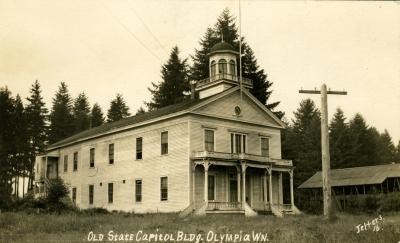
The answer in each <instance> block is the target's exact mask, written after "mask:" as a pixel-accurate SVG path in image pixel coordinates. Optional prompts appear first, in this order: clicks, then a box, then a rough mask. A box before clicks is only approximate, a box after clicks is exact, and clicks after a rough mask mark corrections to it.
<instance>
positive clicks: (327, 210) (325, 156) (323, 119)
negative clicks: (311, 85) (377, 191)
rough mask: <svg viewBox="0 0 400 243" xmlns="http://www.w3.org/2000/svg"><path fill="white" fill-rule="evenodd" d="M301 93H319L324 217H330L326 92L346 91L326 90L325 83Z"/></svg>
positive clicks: (340, 93) (338, 92) (339, 92)
mask: <svg viewBox="0 0 400 243" xmlns="http://www.w3.org/2000/svg"><path fill="white" fill-rule="evenodd" d="M299 93H302V94H321V152H322V153H321V154H322V194H323V197H324V217H325V218H326V219H330V218H332V216H333V212H332V200H331V193H332V191H331V184H330V167H331V161H330V155H329V128H328V97H327V95H328V94H335V95H347V92H346V91H331V90H328V91H327V90H326V85H325V84H323V85H322V86H321V91H318V90H303V89H302V90H299Z"/></svg>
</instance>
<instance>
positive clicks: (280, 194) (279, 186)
mask: <svg viewBox="0 0 400 243" xmlns="http://www.w3.org/2000/svg"><path fill="white" fill-rule="evenodd" d="M281 192H283V190H282V172H279V175H278V204H279V205H283V200H282V199H283V198H282V193H281ZM281 202H282V203H281Z"/></svg>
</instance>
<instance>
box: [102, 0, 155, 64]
mask: <svg viewBox="0 0 400 243" xmlns="http://www.w3.org/2000/svg"><path fill="white" fill-rule="evenodd" d="M101 3H102V5H103V7H104V8H105V9H106V11H107V12H108V13H109V14H110V16H111V17H112V18H113V19H114V20H115V21H117V23H118V24H119V25H121V26H122V27H123V28H124V30H125V31H126V32H128V33H129V34H130V35H131V36H132V37H133V38H134V39H135V40H136V41H137V42H139V44H140V45H141V46H143V47H144V48H145V49H146V50H147V51H148V52H149V53H150V54H151V55H152V56H154V57H155V58H157V59H158V60H159V61H160V63H161V64H162V63H163V61H162V60H161V58H160V57H159V56H158V55H157V54H155V53H154V52H153V51H152V50H151V49H150V48H148V47H147V46H146V44H145V43H144V42H142V41H141V40H140V39H139V37H138V36H136V35H135V34H134V33H133V32H132V31H131V30H130V29H129V28H128V27H127V26H126V25H125V24H124V23H123V22H121V20H120V19H118V18H117V17H116V16H115V15H114V14H113V13H112V12H111V10H110V9H109V8H108V7H107V5H106V4H104V2H103V1H101Z"/></svg>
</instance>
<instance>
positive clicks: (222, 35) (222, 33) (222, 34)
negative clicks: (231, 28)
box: [221, 28, 224, 42]
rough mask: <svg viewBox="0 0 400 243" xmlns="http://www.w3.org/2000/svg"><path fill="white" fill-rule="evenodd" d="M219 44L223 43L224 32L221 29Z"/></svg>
mask: <svg viewBox="0 0 400 243" xmlns="http://www.w3.org/2000/svg"><path fill="white" fill-rule="evenodd" d="M221 42H224V31H223V30H222V28H221Z"/></svg>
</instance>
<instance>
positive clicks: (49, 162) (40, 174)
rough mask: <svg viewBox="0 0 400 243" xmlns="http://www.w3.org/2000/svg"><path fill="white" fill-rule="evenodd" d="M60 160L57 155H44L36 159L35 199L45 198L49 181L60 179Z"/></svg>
mask: <svg viewBox="0 0 400 243" xmlns="http://www.w3.org/2000/svg"><path fill="white" fill-rule="evenodd" d="M58 160H59V157H58V156H55V155H43V156H37V157H36V164H35V180H34V185H35V187H34V193H35V197H42V196H45V195H46V193H47V188H48V185H49V180H50V179H54V178H57V177H58Z"/></svg>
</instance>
